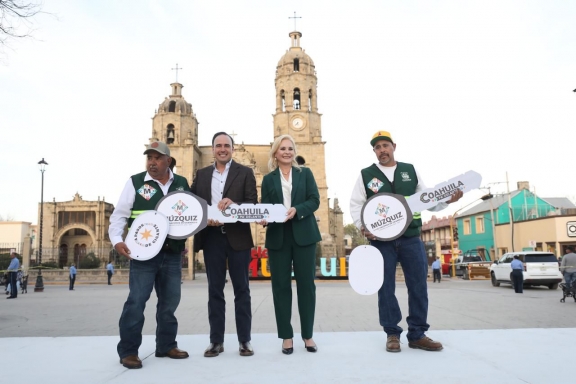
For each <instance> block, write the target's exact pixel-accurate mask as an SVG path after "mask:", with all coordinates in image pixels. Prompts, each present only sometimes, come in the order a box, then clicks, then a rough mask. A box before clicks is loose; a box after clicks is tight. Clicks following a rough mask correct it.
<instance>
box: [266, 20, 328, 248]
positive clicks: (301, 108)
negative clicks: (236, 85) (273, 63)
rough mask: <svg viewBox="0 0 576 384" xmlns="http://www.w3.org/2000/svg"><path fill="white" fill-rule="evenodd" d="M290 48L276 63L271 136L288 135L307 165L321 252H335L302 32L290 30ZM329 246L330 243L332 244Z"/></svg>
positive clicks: (310, 65) (312, 78)
mask: <svg viewBox="0 0 576 384" xmlns="http://www.w3.org/2000/svg"><path fill="white" fill-rule="evenodd" d="M289 36H290V48H289V49H288V50H287V51H286V53H285V54H284V55H283V56H282V58H281V59H280V61H279V62H278V66H277V67H276V79H275V86H276V113H275V114H274V139H276V138H277V137H278V136H280V135H286V134H287V135H290V136H292V137H293V138H294V141H295V142H296V149H297V152H298V156H299V157H300V159H299V160H301V161H303V162H304V166H306V167H308V168H310V170H311V171H312V173H313V174H314V178H315V179H316V184H317V185H318V191H319V193H320V208H318V210H317V211H316V212H315V215H316V220H317V221H318V226H319V228H320V232H321V234H322V239H323V242H322V244H323V252H322V253H323V255H324V256H330V255H331V254H334V255H335V254H336V252H335V250H334V249H332V248H330V244H332V242H331V241H330V239H331V238H332V236H331V232H332V231H331V230H330V220H329V217H330V215H329V212H330V209H329V207H328V186H327V185H326V165H325V157H324V155H325V150H324V145H325V142H323V141H322V129H321V116H322V115H321V114H320V113H318V104H317V101H318V99H317V97H318V94H317V81H318V78H317V77H316V67H315V66H314V61H312V58H311V57H310V56H308V54H307V53H306V52H305V51H304V50H303V49H302V47H300V38H301V37H302V33H300V32H298V31H294V32H290V34H289ZM332 247H333V245H332Z"/></svg>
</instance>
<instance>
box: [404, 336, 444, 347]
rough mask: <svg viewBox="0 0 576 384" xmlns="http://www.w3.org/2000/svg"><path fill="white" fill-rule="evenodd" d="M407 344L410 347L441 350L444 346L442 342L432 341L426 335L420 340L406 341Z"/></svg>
mask: <svg viewBox="0 0 576 384" xmlns="http://www.w3.org/2000/svg"><path fill="white" fill-rule="evenodd" d="M408 346H409V347H410V348H415V349H423V350H425V351H441V350H442V348H444V347H443V346H442V343H440V342H438V341H434V340H432V339H431V338H429V337H428V336H424V337H423V338H421V339H420V340H416V341H408Z"/></svg>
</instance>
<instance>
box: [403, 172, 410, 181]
mask: <svg viewBox="0 0 576 384" xmlns="http://www.w3.org/2000/svg"><path fill="white" fill-rule="evenodd" d="M400 176H402V181H412V179H410V175H409V174H408V172H400Z"/></svg>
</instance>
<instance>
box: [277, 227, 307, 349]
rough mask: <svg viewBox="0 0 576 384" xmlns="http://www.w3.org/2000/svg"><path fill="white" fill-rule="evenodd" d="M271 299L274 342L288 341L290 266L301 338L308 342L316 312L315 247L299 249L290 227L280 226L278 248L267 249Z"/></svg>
mask: <svg viewBox="0 0 576 384" xmlns="http://www.w3.org/2000/svg"><path fill="white" fill-rule="evenodd" d="M268 257H269V261H270V273H271V279H272V295H273V297H274V312H275V313H276V326H277V328H278V338H280V339H291V338H293V337H294V330H293V329H292V325H291V324H290V318H291V317H292V266H294V277H295V278H296V292H297V294H298V312H299V313H300V329H301V334H302V338H304V339H310V338H312V332H313V328H314V312H315V310H316V285H315V284H314V278H315V276H316V244H311V245H307V246H304V247H301V246H299V245H298V244H296V243H295V242H294V236H293V235H292V223H290V222H287V223H285V224H284V241H283V244H282V248H280V249H269V250H268Z"/></svg>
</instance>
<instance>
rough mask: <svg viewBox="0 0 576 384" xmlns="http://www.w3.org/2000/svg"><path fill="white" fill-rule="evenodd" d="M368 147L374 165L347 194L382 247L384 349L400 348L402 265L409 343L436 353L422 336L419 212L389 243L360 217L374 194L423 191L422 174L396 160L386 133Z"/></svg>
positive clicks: (424, 294) (424, 311) (424, 293)
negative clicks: (398, 284) (399, 272)
mask: <svg viewBox="0 0 576 384" xmlns="http://www.w3.org/2000/svg"><path fill="white" fill-rule="evenodd" d="M370 145H372V149H373V151H374V153H375V154H376V158H377V159H378V163H375V164H372V165H371V166H370V167H368V168H364V169H363V170H362V171H361V173H360V176H359V177H358V179H357V181H356V185H355V186H354V190H353V191H352V196H351V198H350V213H351V215H352V219H353V220H354V224H355V225H356V226H357V227H358V229H360V231H361V232H362V234H363V235H364V236H366V238H368V239H369V240H370V244H371V245H372V246H374V247H376V248H378V250H379V251H380V253H381V254H382V257H383V258H384V283H383V284H382V287H381V288H380V290H379V291H378V310H379V317H380V325H381V326H382V327H383V328H384V332H386V335H387V340H386V351H388V352H400V335H401V334H402V331H403V329H402V328H401V327H400V326H399V325H398V323H400V321H401V320H402V313H401V312H400V306H399V305H398V300H397V299H396V295H395V293H394V292H395V289H396V264H397V263H400V264H401V265H402V270H403V271H404V277H405V281H406V287H407V288H408V311H409V316H408V317H407V318H406V322H407V323H408V333H407V335H406V336H407V339H408V346H409V347H410V348H416V349H423V350H426V351H440V350H442V344H441V343H439V342H437V341H434V340H432V339H430V338H429V337H427V336H426V331H428V328H430V325H428V323H427V317H428V288H427V286H426V279H427V277H428V261H427V258H426V253H425V251H424V244H423V243H422V240H420V227H421V226H422V220H421V218H420V213H419V212H413V220H412V222H411V223H410V225H409V226H408V228H407V230H406V232H404V234H403V235H402V236H400V237H399V238H397V239H395V240H392V241H380V240H377V239H376V238H375V237H374V235H372V234H371V233H370V232H369V231H367V230H365V228H364V227H363V226H362V221H361V218H360V215H361V213H362V207H363V206H364V203H365V202H366V201H367V200H368V199H369V198H370V197H372V196H374V195H376V194H378V193H383V192H387V193H394V194H399V195H402V196H406V197H408V196H411V195H413V194H415V193H416V192H418V191H421V190H423V189H426V186H425V185H424V183H423V181H422V177H421V176H420V174H419V173H418V171H417V170H416V169H415V168H414V166H413V165H412V164H408V163H401V162H397V161H396V160H395V159H394V152H395V151H396V143H394V141H393V140H392V135H391V134H390V132H386V131H378V132H376V133H375V134H374V136H372V140H370ZM462 195H463V193H462V191H461V190H457V191H456V192H455V193H454V195H453V196H452V197H451V198H450V200H449V201H448V202H447V203H448V204H449V203H453V202H455V201H458V200H459V199H460V198H461V197H462ZM447 203H440V204H438V205H437V206H435V207H434V208H432V209H430V210H431V211H439V210H442V209H444V208H446V206H447Z"/></svg>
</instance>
